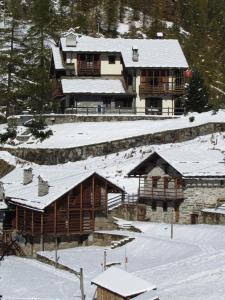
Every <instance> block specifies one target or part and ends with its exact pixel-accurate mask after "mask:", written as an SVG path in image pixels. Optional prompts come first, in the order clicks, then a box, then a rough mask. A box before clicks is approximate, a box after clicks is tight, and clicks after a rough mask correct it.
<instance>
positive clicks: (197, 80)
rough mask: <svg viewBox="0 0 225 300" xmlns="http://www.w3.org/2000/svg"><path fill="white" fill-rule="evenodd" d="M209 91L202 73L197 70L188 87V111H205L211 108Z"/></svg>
mask: <svg viewBox="0 0 225 300" xmlns="http://www.w3.org/2000/svg"><path fill="white" fill-rule="evenodd" d="M208 100H209V91H208V89H207V87H206V85H205V83H204V80H203V78H202V76H201V75H200V73H199V72H198V71H197V70H195V71H194V72H193V77H192V78H191V80H190V82H189V85H188V88H187V98H186V108H187V111H196V112H203V111H206V110H207V109H208V108H209V104H208Z"/></svg>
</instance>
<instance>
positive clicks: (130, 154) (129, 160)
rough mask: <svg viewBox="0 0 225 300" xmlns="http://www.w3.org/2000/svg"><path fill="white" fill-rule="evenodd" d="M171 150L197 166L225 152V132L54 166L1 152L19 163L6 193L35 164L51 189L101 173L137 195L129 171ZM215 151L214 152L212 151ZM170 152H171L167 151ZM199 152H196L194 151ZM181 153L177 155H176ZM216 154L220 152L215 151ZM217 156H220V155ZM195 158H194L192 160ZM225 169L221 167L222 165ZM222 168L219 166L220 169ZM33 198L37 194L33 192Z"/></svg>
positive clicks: (6, 180)
mask: <svg viewBox="0 0 225 300" xmlns="http://www.w3.org/2000/svg"><path fill="white" fill-rule="evenodd" d="M168 149H171V150H172V151H171V154H173V157H175V158H176V162H177V163H178V162H179V158H180V161H181V162H183V160H182V159H183V157H187V156H189V157H190V156H191V158H190V159H189V161H190V163H191V162H193V163H195V165H196V166H198V165H199V164H197V161H198V160H201V155H202V156H204V157H202V160H206V161H207V160H208V161H209V160H210V159H211V158H212V155H214V151H215V152H217V150H218V151H219V152H221V153H222V154H223V153H225V137H224V133H214V134H212V135H207V136H201V137H198V138H196V139H194V140H191V141H187V142H184V143H176V144H166V145H154V146H142V147H138V148H132V149H129V150H127V151H122V152H118V153H116V154H110V155H105V156H99V157H89V158H88V159H86V160H82V161H77V162H69V163H66V164H59V165H53V166H46V165H37V164H34V163H29V162H27V163H25V162H24V161H22V160H20V159H16V158H15V157H14V156H12V155H10V154H9V153H8V152H5V151H1V152H0V159H4V160H6V161H7V162H9V163H10V164H12V165H16V169H15V170H14V171H12V172H11V173H10V174H8V175H7V176H6V177H4V178H3V179H2V181H3V182H4V183H5V188H6V192H7V189H8V187H9V188H10V190H11V189H15V190H16V189H18V188H19V185H18V184H21V182H22V176H23V175H22V174H23V173H22V171H23V168H24V166H27V165H29V166H31V167H32V168H33V174H34V176H35V177H37V176H38V175H40V174H41V175H42V176H44V177H45V178H46V179H48V181H49V184H50V186H51V187H50V193H51V189H53V188H54V184H55V182H61V183H62V182H63V183H64V182H67V180H66V179H67V178H71V179H72V178H73V177H74V178H76V176H77V175H81V174H83V173H84V174H86V173H92V172H97V173H99V174H100V175H102V176H104V177H106V178H107V179H109V180H111V181H112V182H114V183H115V184H117V185H119V186H121V187H122V188H124V189H125V190H126V192H128V193H129V194H132V193H134V194H136V193H137V189H138V179H137V178H127V177H126V176H127V174H128V172H129V171H131V170H132V169H133V168H134V167H135V166H137V164H139V163H140V162H141V161H142V160H144V159H145V158H146V157H147V156H148V155H150V154H151V153H152V152H153V151H159V152H161V151H163V150H168ZM212 150H214V151H212ZM167 152H168V151H167ZM194 152H195V153H194ZM176 153H177V157H176ZM215 154H216V153H215ZM216 157H217V156H216ZM192 160H193V161H192ZM220 161H222V162H223V155H222V156H221V157H220ZM214 163H215V161H214V160H212V166H211V167H212V168H214ZM220 170H221V168H220ZM205 171H208V172H209V173H210V172H211V169H210V164H207V170H205ZM218 171H219V169H218ZM12 182H13V183H14V186H12V187H11V185H8V183H12ZM31 197H33V195H31Z"/></svg>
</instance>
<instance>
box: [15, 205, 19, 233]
mask: <svg viewBox="0 0 225 300" xmlns="http://www.w3.org/2000/svg"><path fill="white" fill-rule="evenodd" d="M16 230H19V208H18V206H16Z"/></svg>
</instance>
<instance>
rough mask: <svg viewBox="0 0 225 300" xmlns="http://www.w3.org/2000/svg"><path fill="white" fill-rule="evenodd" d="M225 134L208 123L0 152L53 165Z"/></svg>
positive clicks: (223, 126) (221, 127) (222, 125)
mask: <svg viewBox="0 0 225 300" xmlns="http://www.w3.org/2000/svg"><path fill="white" fill-rule="evenodd" d="M220 131H225V123H208V124H203V125H199V126H196V127H189V128H181V129H175V130H167V131H163V132H157V133H151V134H145V135H140V136H135V137H129V138H125V139H120V140H114V141H111V142H103V143H98V144H91V145H86V146H80V147H73V148H65V149H64V148H54V149H32V148H4V147H2V148H0V150H5V151H9V152H10V153H11V154H13V155H15V156H17V157H19V158H22V159H25V160H28V161H31V162H35V163H37V164H43V165H54V164H59V163H66V162H68V161H73V162H74V161H78V160H83V159H87V158H88V157H89V156H101V155H107V154H111V153H117V152H120V151H125V150H128V149H130V148H134V147H139V146H144V145H154V144H166V143H177V142H184V141H188V140H191V139H194V138H196V137H198V136H200V135H207V134H212V133H214V132H220Z"/></svg>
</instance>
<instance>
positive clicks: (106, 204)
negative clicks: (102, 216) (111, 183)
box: [105, 180, 108, 216]
mask: <svg viewBox="0 0 225 300" xmlns="http://www.w3.org/2000/svg"><path fill="white" fill-rule="evenodd" d="M107 189H108V182H107V180H106V181H105V211H106V216H108V197H107V195H108V193H107Z"/></svg>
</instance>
